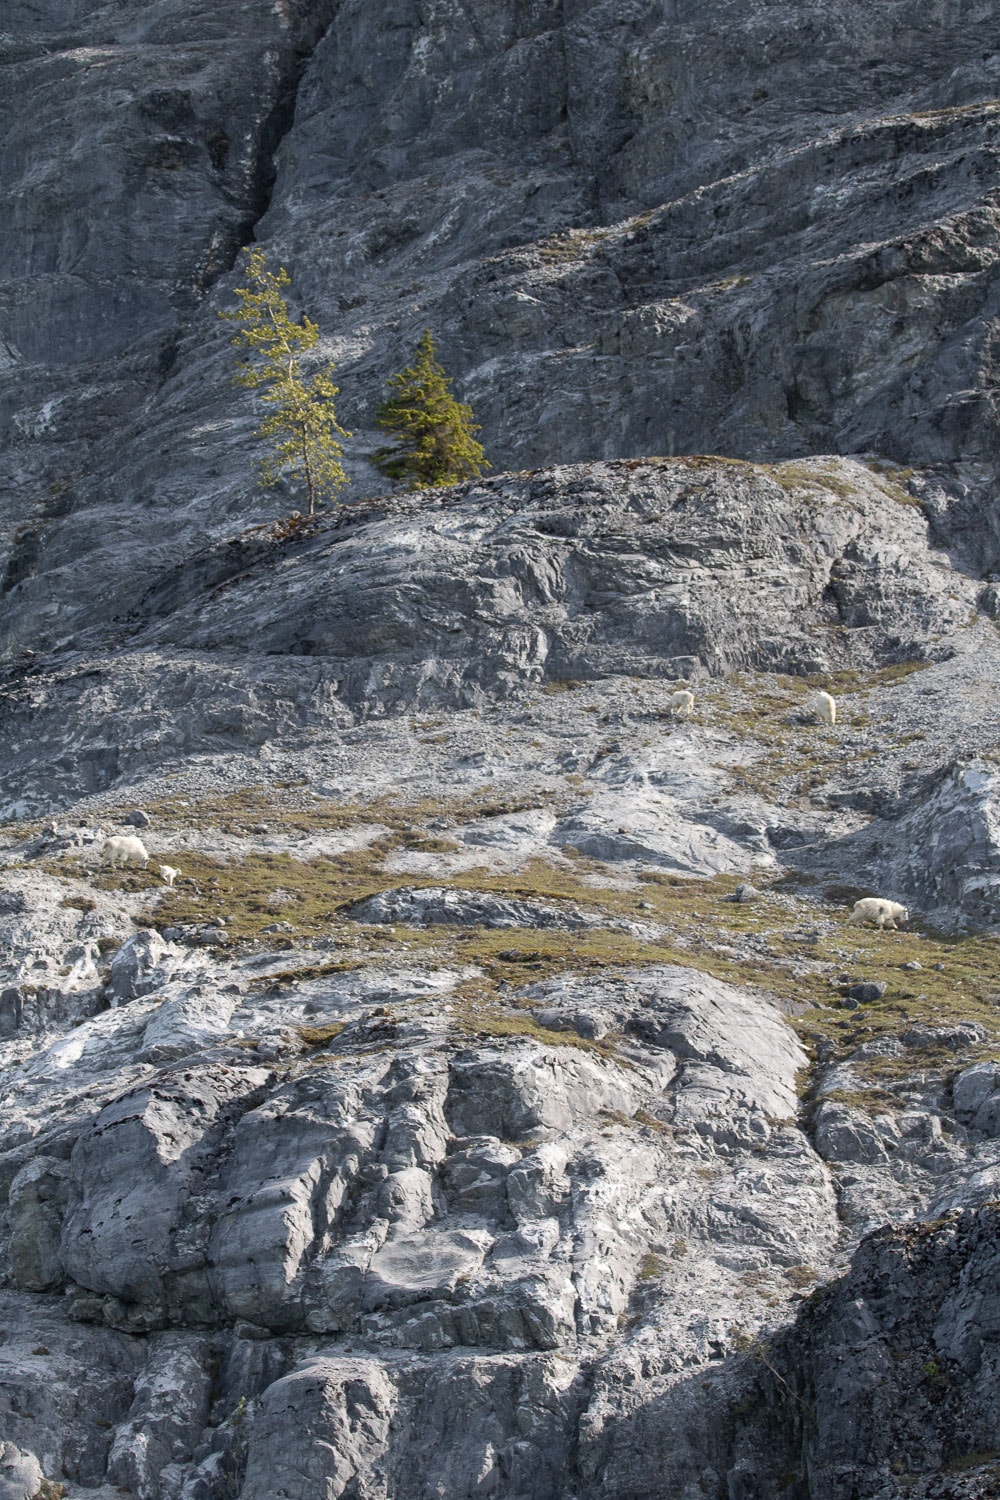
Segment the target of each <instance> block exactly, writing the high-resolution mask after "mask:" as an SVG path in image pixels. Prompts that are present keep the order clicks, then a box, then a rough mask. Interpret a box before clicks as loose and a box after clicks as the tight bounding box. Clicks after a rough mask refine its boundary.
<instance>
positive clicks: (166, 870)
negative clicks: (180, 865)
mask: <svg viewBox="0 0 1000 1500" xmlns="http://www.w3.org/2000/svg"><path fill="white" fill-rule="evenodd" d="M180 873H181V872H180V870H178V869H175V867H174V866H173V865H161V866H160V869H159V875H160V879H161V880H162V881H163V884H164V885H173V883H174V881H175V880H176V879H177V877H178V875H179V874H180Z"/></svg>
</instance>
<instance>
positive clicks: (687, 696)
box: [667, 688, 694, 719]
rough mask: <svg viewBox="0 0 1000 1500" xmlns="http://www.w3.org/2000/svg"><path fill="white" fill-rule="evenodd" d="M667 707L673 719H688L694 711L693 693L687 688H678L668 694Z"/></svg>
mask: <svg viewBox="0 0 1000 1500" xmlns="http://www.w3.org/2000/svg"><path fill="white" fill-rule="evenodd" d="M667 707H668V708H669V709H670V712H671V713H672V714H673V716H674V718H675V719H690V717H691V715H692V714H693V713H694V693H690V692H688V690H687V688H680V689H679V690H678V692H676V693H671V694H670V697H669V698H668V699H667Z"/></svg>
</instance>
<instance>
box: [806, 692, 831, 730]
mask: <svg viewBox="0 0 1000 1500" xmlns="http://www.w3.org/2000/svg"><path fill="white" fill-rule="evenodd" d="M812 709H813V713H814V714H815V715H816V717H817V719H819V721H820V723H821V724H829V725H830V726H831V728H832V727H833V725H834V724H836V722H837V700H836V699H835V698H834V697H833V696H832V695H831V694H830V693H824V692H819V693H815V694H814V695H813V700H812Z"/></svg>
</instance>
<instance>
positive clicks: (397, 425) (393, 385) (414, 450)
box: [372, 328, 490, 490]
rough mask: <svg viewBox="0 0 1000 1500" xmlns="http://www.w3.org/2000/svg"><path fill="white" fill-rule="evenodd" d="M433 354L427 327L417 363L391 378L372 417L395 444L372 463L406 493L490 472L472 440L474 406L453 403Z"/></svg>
mask: <svg viewBox="0 0 1000 1500" xmlns="http://www.w3.org/2000/svg"><path fill="white" fill-rule="evenodd" d="M436 355H437V346H436V344H435V343H434V340H433V338H432V337H431V331H430V329H429V328H426V329H425V330H424V335H423V338H422V339H421V340H420V343H419V344H418V345H417V356H416V359H415V360H414V362H413V364H412V365H409V366H407V368H406V369H405V370H400V372H399V374H398V375H392V376H390V378H389V388H390V390H391V391H392V394H391V395H390V396H389V397H388V398H387V399H386V400H385V401H383V403H382V405H381V406H380V407H379V409H378V411H377V412H376V414H375V420H376V421H377V422H378V425H379V426H380V427H381V428H382V430H383V432H388V433H390V434H391V435H392V436H393V437H394V438H395V439H396V442H395V446H394V447H391V448H379V449H377V450H376V452H375V453H374V454H373V456H372V462H373V463H374V465H375V467H376V468H377V469H378V470H379V471H380V473H382V474H384V475H385V476H386V477H387V478H388V479H395V480H401V481H404V482H405V484H406V487H407V489H410V490H422V489H425V488H437V487H438V486H440V485H446V484H458V483H459V482H460V481H461V480H463V479H475V478H476V477H477V476H478V475H479V474H481V473H482V472H483V470H484V469H488V468H489V467H490V466H489V464H488V463H487V461H486V455H485V453H484V452H483V448H482V445H481V444H480V443H477V442H476V439H475V437H474V436H473V434H474V433H477V432H479V431H480V428H479V427H478V425H477V424H476V422H475V421H474V420H473V416H472V407H471V406H466V404H465V402H464V401H456V399H455V397H454V396H453V395H452V392H451V381H450V380H449V379H448V377H447V375H446V374H445V372H444V370H443V369H442V367H441V365H440V364H439V363H438V361H437V358H436Z"/></svg>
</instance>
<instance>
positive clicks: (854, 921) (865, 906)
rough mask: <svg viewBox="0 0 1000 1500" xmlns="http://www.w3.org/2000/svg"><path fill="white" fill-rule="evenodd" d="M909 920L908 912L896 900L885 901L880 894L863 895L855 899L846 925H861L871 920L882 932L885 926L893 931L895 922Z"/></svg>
mask: <svg viewBox="0 0 1000 1500" xmlns="http://www.w3.org/2000/svg"><path fill="white" fill-rule="evenodd" d="M909 920H910V913H909V912H908V911H907V909H906V907H905V906H900V904H899V902H898V901H886V900H885V899H884V897H882V896H863V897H862V898H861V900H860V901H855V903H854V910H853V911H852V912H851V915H850V916H849V917H848V919H847V925H848V927H862V926H864V924H865V923H866V922H871V923H872V925H873V926H875V927H877V928H878V930H879V932H884V931H885V929H886V928H887V927H889V928H891V929H892V931H893V932H895V931H896V923H897V922H908V921H909Z"/></svg>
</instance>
